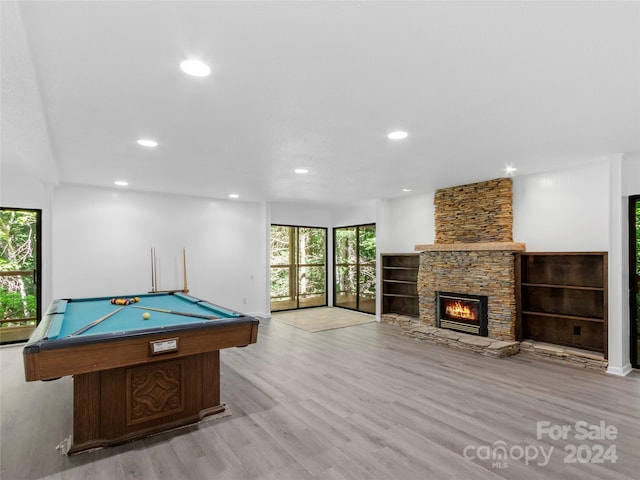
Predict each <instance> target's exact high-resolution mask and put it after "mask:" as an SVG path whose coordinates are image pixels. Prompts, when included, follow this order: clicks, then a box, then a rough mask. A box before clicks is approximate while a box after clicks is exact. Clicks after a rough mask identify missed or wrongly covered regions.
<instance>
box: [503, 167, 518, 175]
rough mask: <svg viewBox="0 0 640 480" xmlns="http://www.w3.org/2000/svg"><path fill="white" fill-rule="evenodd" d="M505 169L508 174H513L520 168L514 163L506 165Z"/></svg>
mask: <svg viewBox="0 0 640 480" xmlns="http://www.w3.org/2000/svg"><path fill="white" fill-rule="evenodd" d="M504 171H505V173H506V174H507V175H513V174H514V173H516V172H517V171H518V169H517V168H516V167H514V166H513V165H507V166H506V167H504Z"/></svg>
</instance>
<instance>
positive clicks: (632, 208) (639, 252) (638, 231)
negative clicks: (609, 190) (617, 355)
mask: <svg viewBox="0 0 640 480" xmlns="http://www.w3.org/2000/svg"><path fill="white" fill-rule="evenodd" d="M629 267H630V268H629V291H630V294H631V295H630V304H631V309H630V315H629V316H630V318H631V329H630V330H631V364H632V365H633V366H634V367H635V368H638V367H640V195H634V196H632V197H631V198H630V199H629Z"/></svg>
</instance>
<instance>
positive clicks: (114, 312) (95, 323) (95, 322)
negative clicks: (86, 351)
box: [69, 307, 124, 337]
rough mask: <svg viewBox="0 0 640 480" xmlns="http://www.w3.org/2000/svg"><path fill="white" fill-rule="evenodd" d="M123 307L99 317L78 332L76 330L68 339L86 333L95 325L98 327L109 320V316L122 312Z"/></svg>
mask: <svg viewBox="0 0 640 480" xmlns="http://www.w3.org/2000/svg"><path fill="white" fill-rule="evenodd" d="M123 308H124V307H120V308H116V309H115V310H114V311H113V312H111V313H107V314H106V315H105V316H104V317H100V318H98V319H97V320H94V321H93V322H91V323H90V324H89V325H85V326H84V327H82V328H81V329H80V330H76V331H75V332H73V333H72V334H71V335H69V336H70V337H74V336H76V335H80V334H81V333H84V332H86V331H87V330H89V329H90V328H93V327H95V326H96V325H98V324H99V323H101V322H103V321H104V320H106V319H107V318H109V317H110V316H111V315H115V314H116V313H118V312H119V311H120V310H122V309H123Z"/></svg>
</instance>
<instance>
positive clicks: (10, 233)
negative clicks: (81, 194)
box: [0, 208, 41, 343]
mask: <svg viewBox="0 0 640 480" xmlns="http://www.w3.org/2000/svg"><path fill="white" fill-rule="evenodd" d="M40 216H41V212H40V210H26V209H16V208H0V232H1V234H0V342H1V343H11V342H19V341H24V340H27V339H28V338H29V336H30V335H31V333H32V332H33V330H34V329H35V327H36V322H37V321H38V319H39V318H40V296H41V293H40V271H41V268H40V244H41V241H40V231H41V223H40Z"/></svg>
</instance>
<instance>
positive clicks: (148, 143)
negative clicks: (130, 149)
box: [138, 138, 158, 147]
mask: <svg viewBox="0 0 640 480" xmlns="http://www.w3.org/2000/svg"><path fill="white" fill-rule="evenodd" d="M138 145H142V146H143V147H157V146H158V142H156V141H155V140H151V139H150V138H141V139H140V140H138Z"/></svg>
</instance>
